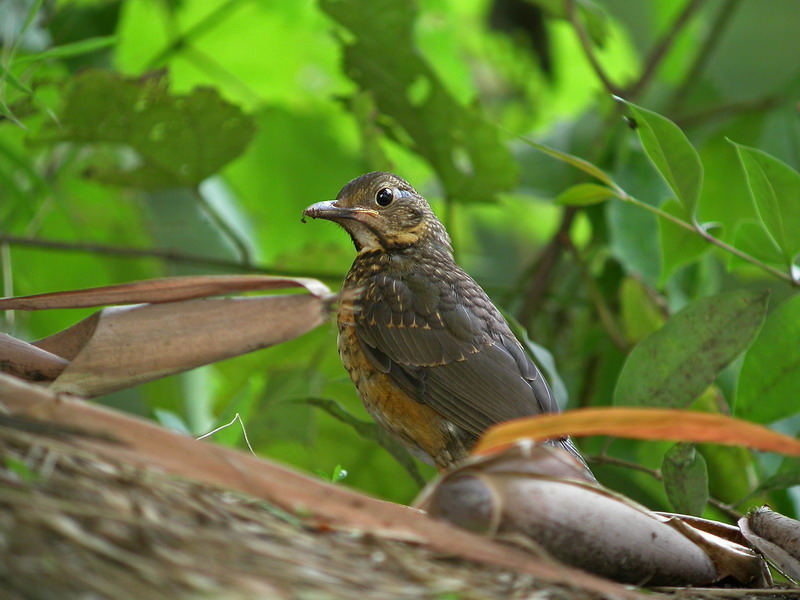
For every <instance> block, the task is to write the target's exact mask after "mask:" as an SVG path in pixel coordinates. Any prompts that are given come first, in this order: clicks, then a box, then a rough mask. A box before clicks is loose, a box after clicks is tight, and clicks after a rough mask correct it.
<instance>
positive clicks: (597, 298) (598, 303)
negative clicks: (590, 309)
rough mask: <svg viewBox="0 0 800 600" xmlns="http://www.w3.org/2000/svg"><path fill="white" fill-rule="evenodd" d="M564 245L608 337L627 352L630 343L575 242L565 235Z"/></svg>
mask: <svg viewBox="0 0 800 600" xmlns="http://www.w3.org/2000/svg"><path fill="white" fill-rule="evenodd" d="M564 245H565V246H566V247H567V248H568V249H569V250H570V252H571V253H572V256H573V257H574V258H575V262H576V264H577V265H578V270H579V271H580V275H581V279H582V280H583V283H584V285H585V286H586V288H587V289H588V290H589V297H590V298H591V299H592V302H593V303H594V308H595V311H597V316H598V317H599V318H600V323H602V325H603V327H604V328H605V330H606V333H607V334H608V337H609V338H610V339H611V341H612V342H613V343H614V345H615V346H616V347H617V348H619V349H620V350H621V351H622V352H625V353H627V352H628V351H629V350H630V344H629V343H628V341H627V340H626V339H625V335H624V334H623V333H622V329H621V328H620V326H619V325H618V324H617V321H616V319H615V318H614V315H613V314H612V312H611V309H610V308H609V307H608V303H607V302H606V299H605V298H604V297H603V293H602V292H601V291H600V287H599V286H598V285H597V282H596V281H595V279H594V277H592V274H591V273H590V272H589V267H588V266H587V265H586V261H584V260H583V257H582V256H581V255H580V251H579V250H578V249H577V248H576V247H575V244H573V243H572V240H571V239H569V236H566V239H565V240H564Z"/></svg>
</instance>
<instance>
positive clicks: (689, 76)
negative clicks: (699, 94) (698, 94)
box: [666, 0, 741, 114]
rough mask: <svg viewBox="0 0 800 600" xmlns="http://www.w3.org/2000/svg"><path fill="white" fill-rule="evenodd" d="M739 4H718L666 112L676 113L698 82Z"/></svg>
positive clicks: (736, 1)
mask: <svg viewBox="0 0 800 600" xmlns="http://www.w3.org/2000/svg"><path fill="white" fill-rule="evenodd" d="M740 4H741V0H728V1H727V2H723V3H722V5H721V6H720V8H719V12H718V13H717V15H716V16H715V17H714V20H713V21H712V22H711V24H710V25H709V29H708V35H707V36H706V39H705V40H704V41H703V44H702V45H701V46H700V49H699V50H698V51H697V54H696V55H695V57H694V61H692V66H691V67H689V70H688V71H687V72H686V77H684V79H683V83H682V84H681V85H680V87H678V89H677V90H675V93H674V94H673V95H672V100H670V102H669V107H670V108H669V110H667V111H666V112H667V114H674V113H676V112H677V111H678V110H679V109H680V107H681V106H682V105H683V102H684V100H686V97H687V95H688V93H689V90H690V89H691V88H692V86H694V85H695V84H696V83H697V82H698V80H699V79H700V74H701V73H702V72H703V71H705V68H706V65H707V64H708V61H709V59H710V58H711V55H712V54H713V53H714V49H715V48H716V47H717V44H718V43H719V40H720V38H721V37H722V34H723V33H724V32H725V30H726V29H727V27H728V24H729V23H730V20H731V17H732V16H733V14H734V13H735V12H736V9H737V8H739V5H740Z"/></svg>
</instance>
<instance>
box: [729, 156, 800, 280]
mask: <svg viewBox="0 0 800 600" xmlns="http://www.w3.org/2000/svg"><path fill="white" fill-rule="evenodd" d="M734 146H735V147H736V151H737V152H738V153H739V160H740V161H741V164H742V169H743V170H744V174H745V176H746V178H747V187H748V188H749V190H750V196H751V197H752V198H753V203H754V204H755V206H756V210H757V211H758V216H759V218H760V219H761V222H762V223H763V224H764V227H765V228H766V229H767V231H768V232H769V234H770V236H772V239H773V240H775V243H776V244H777V245H778V247H779V248H780V249H781V250H782V251H783V254H784V257H785V260H786V264H787V265H791V264H792V263H793V261H794V258H795V256H797V254H798V252H800V173H798V172H797V171H795V170H794V169H792V168H791V167H790V166H789V165H787V164H786V163H784V162H782V161H780V160H778V159H777V158H775V157H774V156H770V155H769V154H767V153H766V152H764V151H762V150H758V149H756V148H750V147H748V146H742V145H741V144H734Z"/></svg>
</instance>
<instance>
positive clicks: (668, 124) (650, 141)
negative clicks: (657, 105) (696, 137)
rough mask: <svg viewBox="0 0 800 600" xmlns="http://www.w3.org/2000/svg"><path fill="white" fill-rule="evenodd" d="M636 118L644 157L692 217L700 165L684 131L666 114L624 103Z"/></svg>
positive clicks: (695, 151)
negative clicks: (653, 166) (646, 157)
mask: <svg viewBox="0 0 800 600" xmlns="http://www.w3.org/2000/svg"><path fill="white" fill-rule="evenodd" d="M625 104H626V105H627V106H628V108H630V110H631V113H632V114H633V116H634V118H635V119H636V124H637V131H638V132H639V137H640V138H641V140H642V146H644V150H645V152H647V156H648V157H649V158H650V160H651V161H652V163H653V165H655V167H656V169H658V172H659V173H661V176H662V177H663V178H664V179H665V180H666V182H667V183H668V184H669V186H670V187H671V188H672V191H674V192H675V195H676V196H677V197H678V200H680V202H681V203H682V204H683V206H684V207H685V208H686V211H687V212H688V214H689V215H691V216H694V214H695V209H696V207H697V199H698V198H699V197H700V189H701V187H702V185H703V165H702V163H701V162H700V156H699V155H698V154H697V150H695V149H694V146H692V144H691V142H690V141H689V139H688V138H687V137H686V134H685V133H683V131H681V129H680V128H679V127H678V126H677V125H675V123H673V122H672V121H670V120H669V119H667V118H666V117H662V116H661V115H659V114H658V113H655V112H653V111H651V110H647V109H646V108H642V107H640V106H636V105H635V104H633V103H631V102H625Z"/></svg>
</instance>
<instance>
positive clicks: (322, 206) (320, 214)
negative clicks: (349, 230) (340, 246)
mask: <svg viewBox="0 0 800 600" xmlns="http://www.w3.org/2000/svg"><path fill="white" fill-rule="evenodd" d="M377 215H378V211H377V210H373V209H371V208H361V207H345V206H337V205H336V200H326V201H325V202H317V203H316V204H312V205H311V206H309V207H308V208H307V209H305V210H304V211H303V218H304V219H305V217H311V218H312V219H328V220H329V221H338V220H339V219H355V220H357V221H361V220H363V218H364V217H365V216H377Z"/></svg>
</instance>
